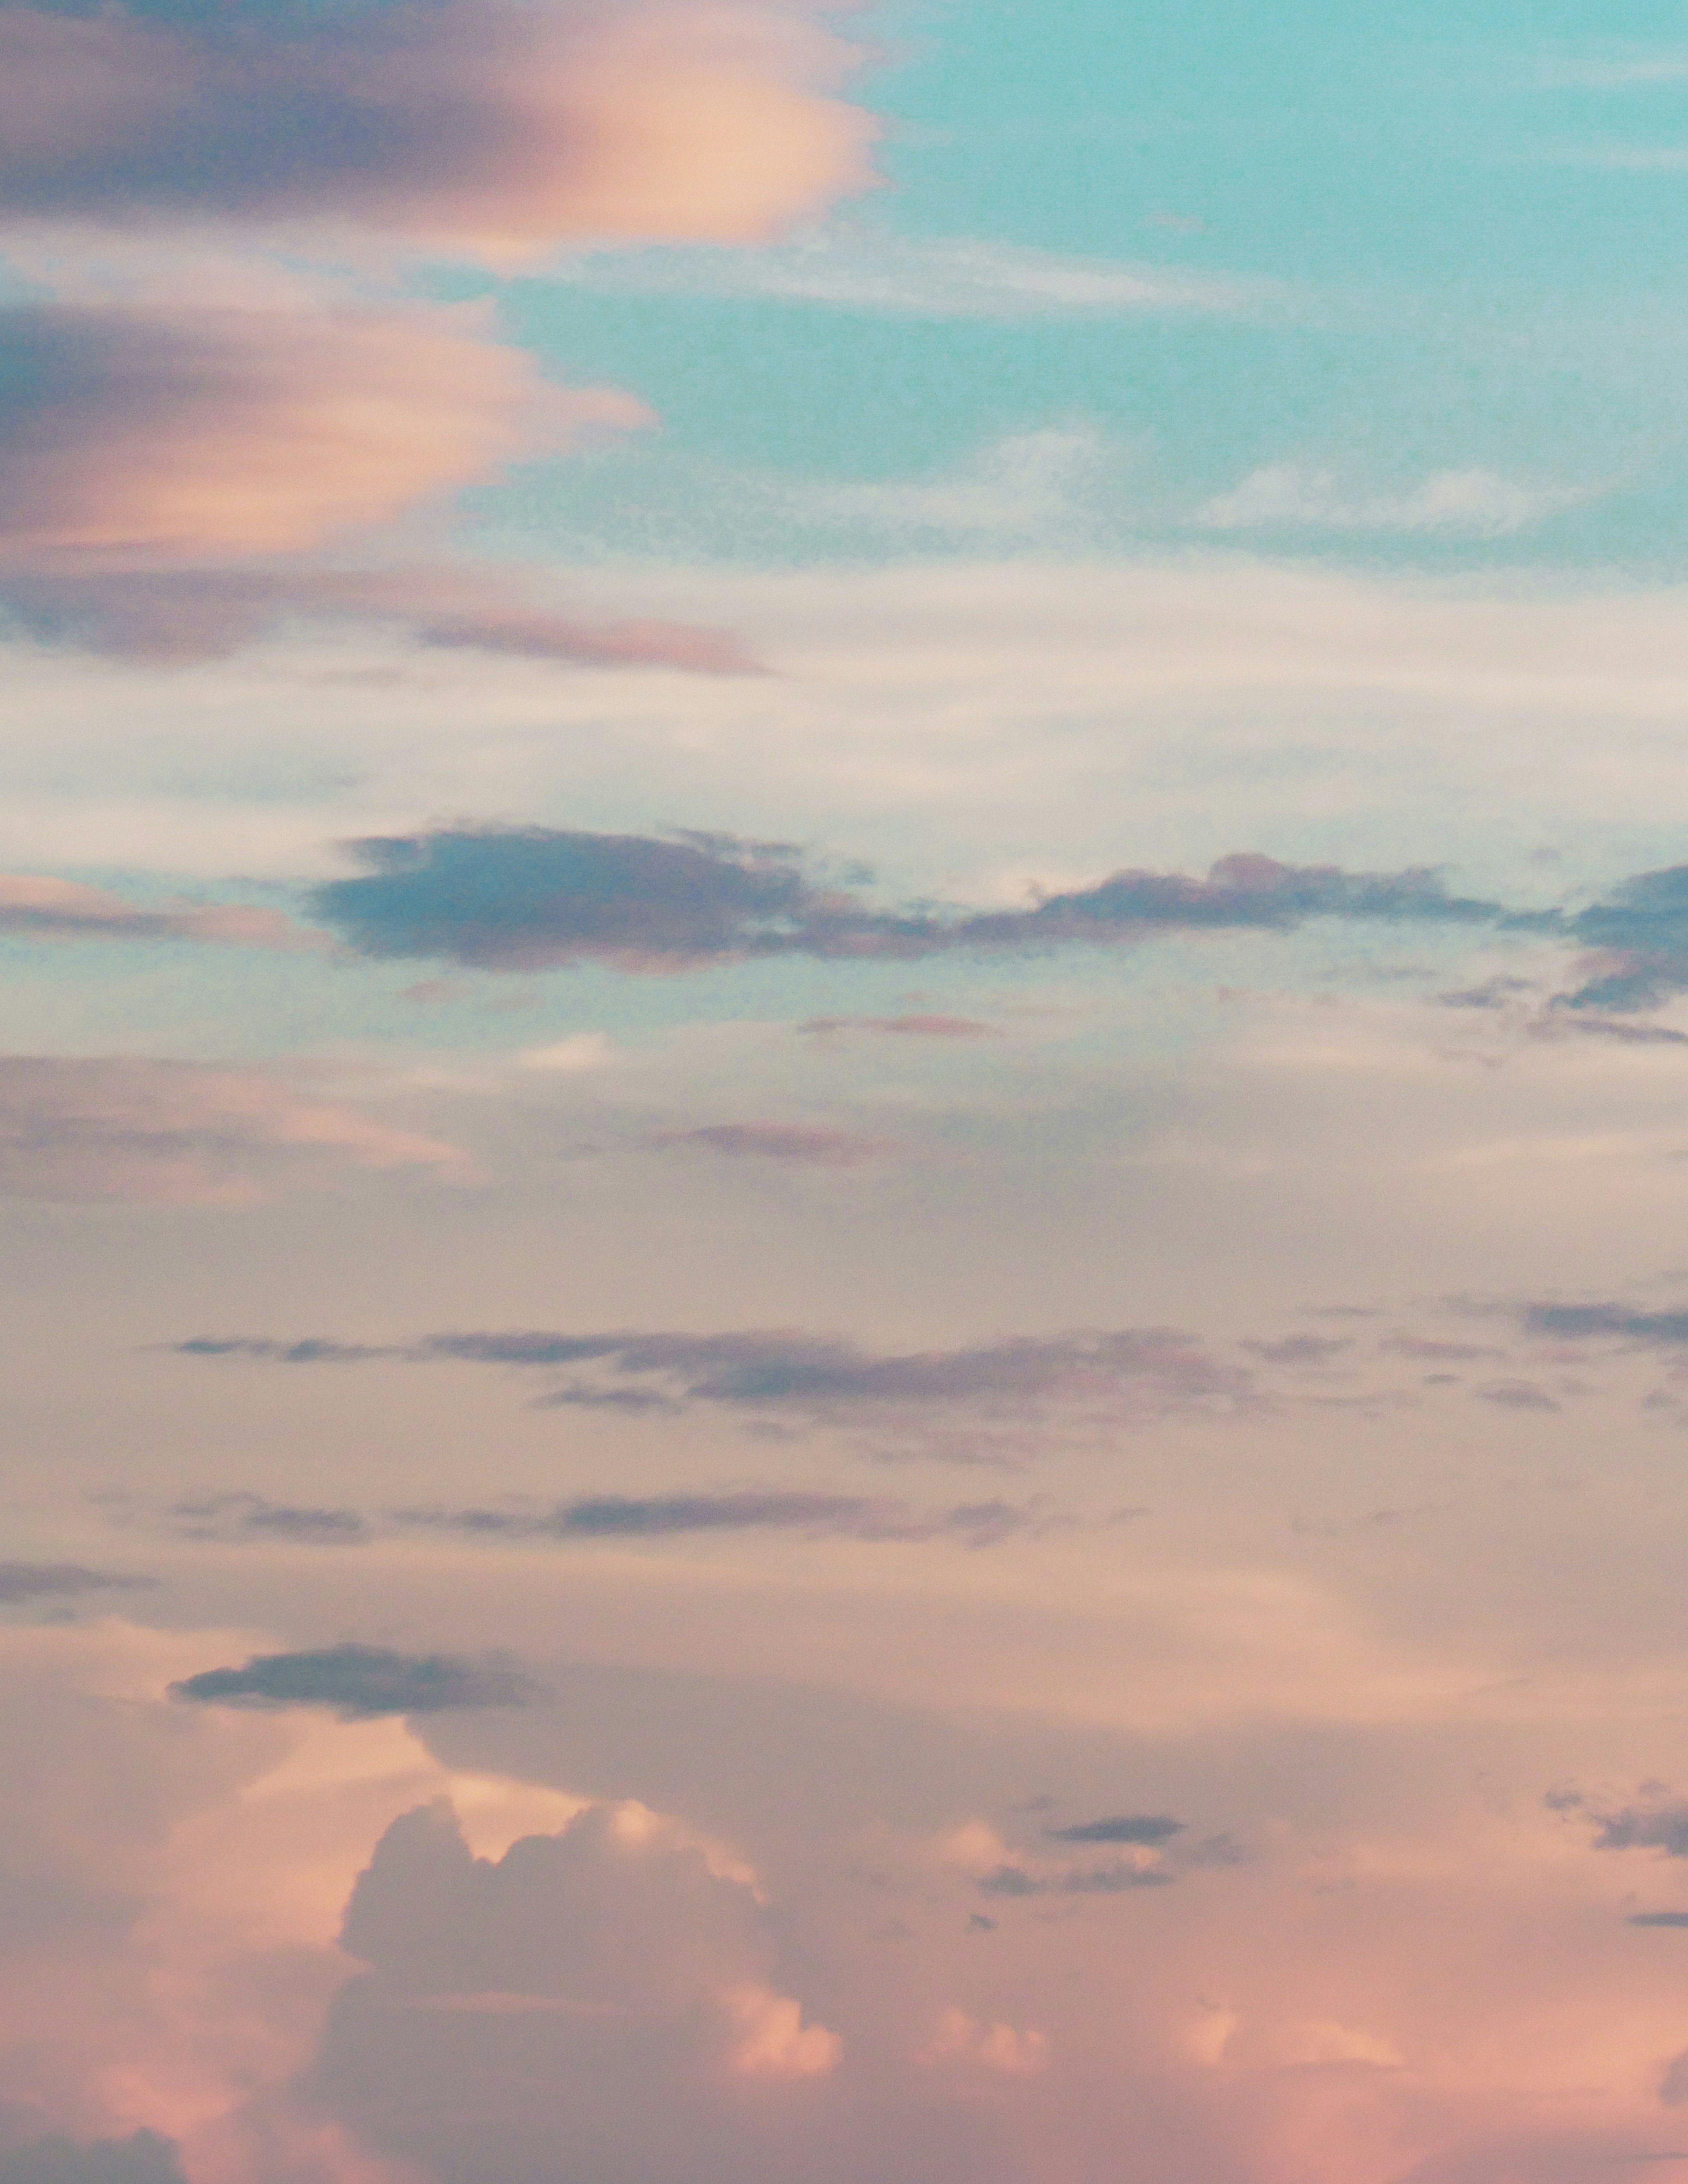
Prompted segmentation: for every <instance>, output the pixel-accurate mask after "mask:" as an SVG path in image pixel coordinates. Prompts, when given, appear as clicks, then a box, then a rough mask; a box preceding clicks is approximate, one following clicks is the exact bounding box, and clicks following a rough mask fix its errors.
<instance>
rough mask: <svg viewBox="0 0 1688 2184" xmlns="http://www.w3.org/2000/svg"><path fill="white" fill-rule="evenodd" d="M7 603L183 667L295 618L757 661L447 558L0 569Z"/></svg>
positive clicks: (659, 659)
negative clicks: (593, 618)
mask: <svg viewBox="0 0 1688 2184" xmlns="http://www.w3.org/2000/svg"><path fill="white" fill-rule="evenodd" d="M0 612H3V613H4V615H5V616H7V617H8V620H9V621H11V623H12V624H13V626H14V627H15V628H16V629H17V630H19V632H22V633H23V634H24V635H26V636H28V637H31V638H35V639H36V641H37V642H39V643H44V644H53V645H75V646H78V647H81V649H85V650H88V651H92V652H101V653H106V654H109V655H113V656H114V657H115V658H119V659H123V660H136V661H142V662H147V663H151V664H153V665H156V666H180V664H182V663H184V662H186V661H190V660H217V659H221V658H224V657H226V656H227V655H229V654H230V653H234V652H237V651H239V650H240V649H242V647H243V646H246V645H248V644H252V643H257V642H258V641H259V640H260V639H262V638H267V637H273V636H275V635H278V634H280V633H282V632H286V630H288V629H290V628H292V627H297V626H299V625H302V624H303V625H306V626H317V625H334V624H336V623H337V624H342V625H343V624H346V623H348V622H356V623H366V624H373V625H376V626H378V627H381V626H384V627H389V628H393V629H397V630H399V631H402V632H404V633H405V634H406V635H408V637H410V638H412V639H413V640H414V642H416V643H419V644H425V645H430V646H435V647H437V648H439V649H442V650H447V651H476V652H486V653H493V654H497V655H503V657H505V658H508V659H516V660H567V661H572V662H574V663H575V664H577V665H579V666H586V667H645V666H648V667H673V668H680V669H684V670H686V671H693V672H701V673H705V674H742V673H747V672H751V671H753V670H754V668H755V662H754V661H753V660H752V659H751V658H750V657H749V655H747V653H746V652H745V650H744V649H743V648H742V647H741V645H740V644H739V643H738V642H737V640H736V638H732V637H731V636H730V635H728V634H727V633H726V632H723V631H719V630H710V629H699V628H695V627H691V626H689V625H687V624H686V623H684V622H675V621H651V620H644V621H609V622H590V621H581V620H580V618H579V617H577V616H571V615H569V614H566V613H562V612H558V611H557V610H554V609H552V608H547V607H543V606H540V605H537V604H534V603H532V602H531V601H530V600H528V599H524V598H523V596H522V595H521V589H520V586H519V579H517V578H515V577H505V578H503V580H502V581H497V580H493V579H490V578H488V577H485V576H481V575H478V574H476V573H475V572H474V571H470V570H468V569H462V568H451V567H449V566H445V565H425V566H408V567H400V568H391V569H384V570H380V571H345V570H336V569H310V568H275V567H267V568H253V567H248V568H243V569H193V570H163V569H106V570H102V571H97V572H96V573H93V574H88V573H86V572H75V571H64V570H59V571H54V572H53V573H50V574H41V573H35V572H31V573H29V574H26V575H17V576H6V577H0Z"/></svg>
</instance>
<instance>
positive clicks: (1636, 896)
mask: <svg viewBox="0 0 1688 2184" xmlns="http://www.w3.org/2000/svg"><path fill="white" fill-rule="evenodd" d="M1565 930H1566V933H1567V935H1568V937H1569V938H1570V939H1574V940H1577V941H1579V942H1580V943H1581V944H1582V945H1583V946H1584V947H1585V948H1589V949H1591V950H1597V951H1598V953H1599V955H1600V956H1601V957H1602V958H1603V959H1604V960H1603V961H1600V962H1598V963H1597V964H1596V966H1595V967H1593V968H1592V969H1591V974H1590V976H1589V977H1587V978H1585V980H1584V982H1583V983H1582V984H1581V985H1580V986H1579V987H1578V988H1577V989H1575V991H1574V992H1572V993H1569V994H1567V995H1562V996H1561V997H1560V1006H1562V1007H1564V1008H1567V1009H1604V1010H1612V1011H1618V1012H1619V1013H1621V1012H1623V1011H1626V1010H1631V1009H1650V1008H1656V1007H1657V1006H1659V1004H1660V1003H1661V1002H1663V1001H1666V1000H1669V998H1670V996H1671V995H1673V994H1680V993H1681V992H1683V991H1684V990H1685V989H1688V865H1670V866H1666V867H1664V868H1663V870H1661V871H1659V872H1639V873H1637V874H1636V875H1635V877H1634V878H1633V879H1628V880H1625V881H1624V883H1623V884H1622V885H1621V886H1620V887H1617V888H1614V889H1613V891H1612V893H1611V894H1609V895H1607V897H1606V899H1605V900H1603V901H1602V902H1597V903H1593V904H1591V905H1590V906H1589V907H1588V908H1587V909H1586V910H1584V911H1579V912H1578V913H1577V914H1576V916H1574V917H1571V918H1569V919H1568V920H1567V921H1566V925H1565Z"/></svg>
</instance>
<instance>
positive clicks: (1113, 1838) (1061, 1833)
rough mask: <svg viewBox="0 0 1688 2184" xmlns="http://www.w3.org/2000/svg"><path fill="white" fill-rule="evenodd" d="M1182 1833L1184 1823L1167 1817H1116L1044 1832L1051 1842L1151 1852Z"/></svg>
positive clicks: (1135, 1815)
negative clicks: (1113, 1845)
mask: <svg viewBox="0 0 1688 2184" xmlns="http://www.w3.org/2000/svg"><path fill="white" fill-rule="evenodd" d="M1184 1832H1185V1826H1184V1822H1183V1821H1182V1820H1175V1819H1173V1818H1172V1816H1171V1814H1169V1813H1118V1814H1113V1816H1112V1817H1111V1818H1109V1819H1102V1820H1083V1821H1080V1823H1079V1824H1078V1825H1076V1826H1075V1827H1070V1828H1046V1829H1045V1830H1044V1833H1045V1834H1046V1835H1047V1836H1049V1838H1050V1840H1051V1841H1053V1842H1069V1843H1138V1844H1141V1845H1143V1846H1145V1847H1148V1848H1150V1849H1152V1848H1154V1847H1156V1846H1157V1845H1158V1844H1160V1843H1163V1842H1170V1841H1171V1840H1172V1838H1173V1836H1181V1835H1182V1834H1183V1833H1184Z"/></svg>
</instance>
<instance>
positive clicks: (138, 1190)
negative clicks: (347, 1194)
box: [0, 1055, 464, 1206]
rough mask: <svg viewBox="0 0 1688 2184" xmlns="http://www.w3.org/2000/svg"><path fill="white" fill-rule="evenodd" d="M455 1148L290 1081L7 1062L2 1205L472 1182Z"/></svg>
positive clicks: (211, 1072) (33, 1060) (171, 1065)
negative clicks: (343, 1170)
mask: <svg viewBox="0 0 1688 2184" xmlns="http://www.w3.org/2000/svg"><path fill="white" fill-rule="evenodd" d="M346 1166H351V1167H365V1168H404V1167H422V1168H429V1169H433V1170H435V1171H436V1172H452V1171H457V1172H461V1171H462V1169H463V1167H464V1161H463V1156H461V1155H460V1154H459V1153H458V1152H457V1151H455V1149H454V1148H453V1147H452V1146H450V1145H444V1144H441V1142H440V1141H439V1140H437V1139H433V1138H429V1137H425V1136H423V1135H420V1134H417V1133H415V1132H414V1131H409V1130H405V1129H402V1128H394V1127H393V1126H391V1124H388V1123H383V1122H380V1121H379V1120H378V1119H376V1118H375V1117H374V1116H371V1115H366V1114H364V1113H360V1112H358V1109H357V1108H355V1107H353V1106H350V1105H348V1104H347V1102H345V1101H344V1100H333V1099H322V1098H318V1097H314V1096H311V1095H308V1094H306V1093H302V1092H300V1091H298V1090H296V1089H293V1088H292V1086H291V1085H289V1084H286V1082H285V1081H283V1080H282V1079H281V1078H280V1077H277V1076H275V1075H270V1074H266V1073H264V1072H262V1071H259V1070H255V1069H234V1068H224V1067H218V1066H216V1065H214V1064H212V1063H205V1062H192V1061H150V1060H143V1059H140V1058H136V1057H130V1056H112V1057H109V1058H106V1057H99V1058H90V1059H72V1058H69V1057H64V1056H27V1055H8V1056H0V1195H5V1196H8V1197H14V1198H45V1199H127V1200H132V1201H140V1202H142V1203H153V1204H177V1205H196V1204H197V1205H236V1206H238V1205H247V1204H250V1203H252V1202H253V1201H256V1200H258V1199H262V1198H264V1197H267V1196H269V1195H273V1193H274V1192H275V1191H276V1190H279V1189H280V1188H282V1187H284V1186H285V1185H286V1184H293V1183H309V1182H312V1181H319V1180H320V1179H321V1178H323V1176H324V1175H325V1174H328V1173H332V1172H333V1171H334V1170H335V1169H336V1168H337V1167H346Z"/></svg>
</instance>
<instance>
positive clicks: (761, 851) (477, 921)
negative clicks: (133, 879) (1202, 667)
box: [314, 827, 1519, 971]
mask: <svg viewBox="0 0 1688 2184" xmlns="http://www.w3.org/2000/svg"><path fill="white" fill-rule="evenodd" d="M349 846H350V849H351V851H352V854H353V855H354V856H356V858H357V859H358V862H359V863H361V864H362V865H363V866H364V867H365V869H364V872H363V873H362V874H360V875H359V876H358V877H355V878H350V879H343V880H335V881H331V882H330V883H328V884H327V885H326V886H325V887H322V888H319V889H318V890H317V891H316V894H315V896H314V903H315V907H316V911H317V913H318V915H319V916H320V917H322V918H323V919H324V920H325V922H327V923H328V924H330V926H332V927H334V928H336V930H337V931H339V932H340V933H341V934H342V935H343V936H344V937H345V939H347V942H348V943H349V944H350V945H351V946H353V947H354V948H356V949H358V950H360V951H362V952H363V953H364V954H367V955H370V956H397V957H413V956H416V957H425V958H430V959H436V960H445V961H455V962H459V963H464V964H470V965H474V966H475V967H479V968H480V969H484V970H499V971H534V970H541V969H545V968H547V967H552V966H556V965H561V964H568V963H576V962H581V961H597V962H605V963H609V964H612V965H614V966H615V967H618V968H619V969H623V970H629V971H681V970H691V969H697V968H700V967H704V966H707V965H710V964H719V963H724V962H732V961H743V960H745V959H747V958H754V957H760V956H792V955H796V956H820V957H827V958H846V959H847V958H858V957H888V958H891V960H893V961H900V960H914V959H918V958H919V957H922V956H932V955H937V954H941V953H945V952H953V951H957V950H977V951H980V952H998V951H1006V950H1036V949H1041V948H1049V947H1058V946H1063V945H1069V944H1078V943H1089V944H1109V943H1119V942H1127V941H1137V940H1142V939H1147V938H1149V937H1151V936H1152V935H1154V934H1157V933H1173V932H1235V931H1255V932H1270V933H1285V932H1290V931H1292V930H1294V929H1295V928H1297V927H1298V926H1301V925H1302V924H1304V923H1306V922H1308V920H1310V919H1315V918H1324V917H1330V918H1341V919H1353V920H1358V921H1363V922H1371V921H1379V922H1413V921H1425V922H1431V923H1436V924H1448V923H1452V924H1460V925H1473V926H1494V925H1502V924H1515V923H1518V922H1519V919H1518V917H1516V916H1514V915H1509V914H1508V912H1507V911H1504V910H1503V909H1502V906H1501V905H1498V904H1496V903H1491V902H1484V901H1479V900H1471V899H1468V898H1465V897H1462V896H1458V895H1452V894H1449V893H1448V891H1447V889H1446V887H1445V886H1444V884H1443V883H1442V882H1441V879H1440V878H1439V877H1437V876H1436V875H1435V873H1434V872H1428V871H1423V870H1414V871H1408V872H1394V873H1365V872H1359V873H1353V872H1341V871H1339V870H1337V869H1336V868H1335V866H1293V865H1283V864H1279V863H1277V862H1276V861H1274V860H1273V859H1272V858H1269V857H1262V856H1253V855H1246V856H1245V855H1237V856H1230V857H1225V858H1223V859H1221V860H1220V861H1219V863H1218V864H1216V865H1215V866H1213V870H1212V871H1211V872H1209V873H1208V877H1206V878H1205V879H1198V878H1194V877H1190V876H1189V875H1187V874H1184V873H1178V872H1172V873H1167V872H1141V871H1130V870H1128V871H1123V872H1115V873H1114V874H1113V875H1112V876H1111V877H1109V878H1108V879H1105V880H1102V881H1100V882H1098V883H1097V884H1096V885H1095V886H1093V887H1089V888H1081V889H1072V890H1069V891H1066V892H1063V893H1059V894H1047V895H1042V896H1040V897H1038V898H1036V900H1034V901H1033V902H1032V903H1031V904H1030V905H1027V906H1025V907H1024V908H1016V909H1009V910H1001V911H966V910H954V911H936V910H932V909H930V908H925V907H916V908H911V909H902V910H898V909H887V908H882V907H878V906H875V905H873V904H871V903H869V901H867V900H865V899H863V897H862V896H861V895H859V894H856V893H853V892H852V891H850V890H848V889H843V888H840V887H836V886H832V885H829V884H827V883H825V880H824V879H822V878H820V877H817V876H814V875H812V874H811V873H810V872H808V870H807V869H806V868H805V866H804V864H803V862H802V859H801V857H800V856H799V855H798V853H797V851H796V850H794V849H793V848H791V846H790V845H789V844H780V843H758V842H743V841H739V840H736V839H734V838H728V837H725V836H719V835H714V836H711V835H680V836H676V837H674V838H656V837H650V836H645V835H633V834H592V833H580V832H576V831H565V830H561V829H555V828H550V827H503V828H500V827H441V828H439V829H436V830H434V831H432V832H430V833H418V834H413V835H391V836H379V837H372V838H368V839H365V840H363V841H359V842H355V843H353V844H350V845H349Z"/></svg>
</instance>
